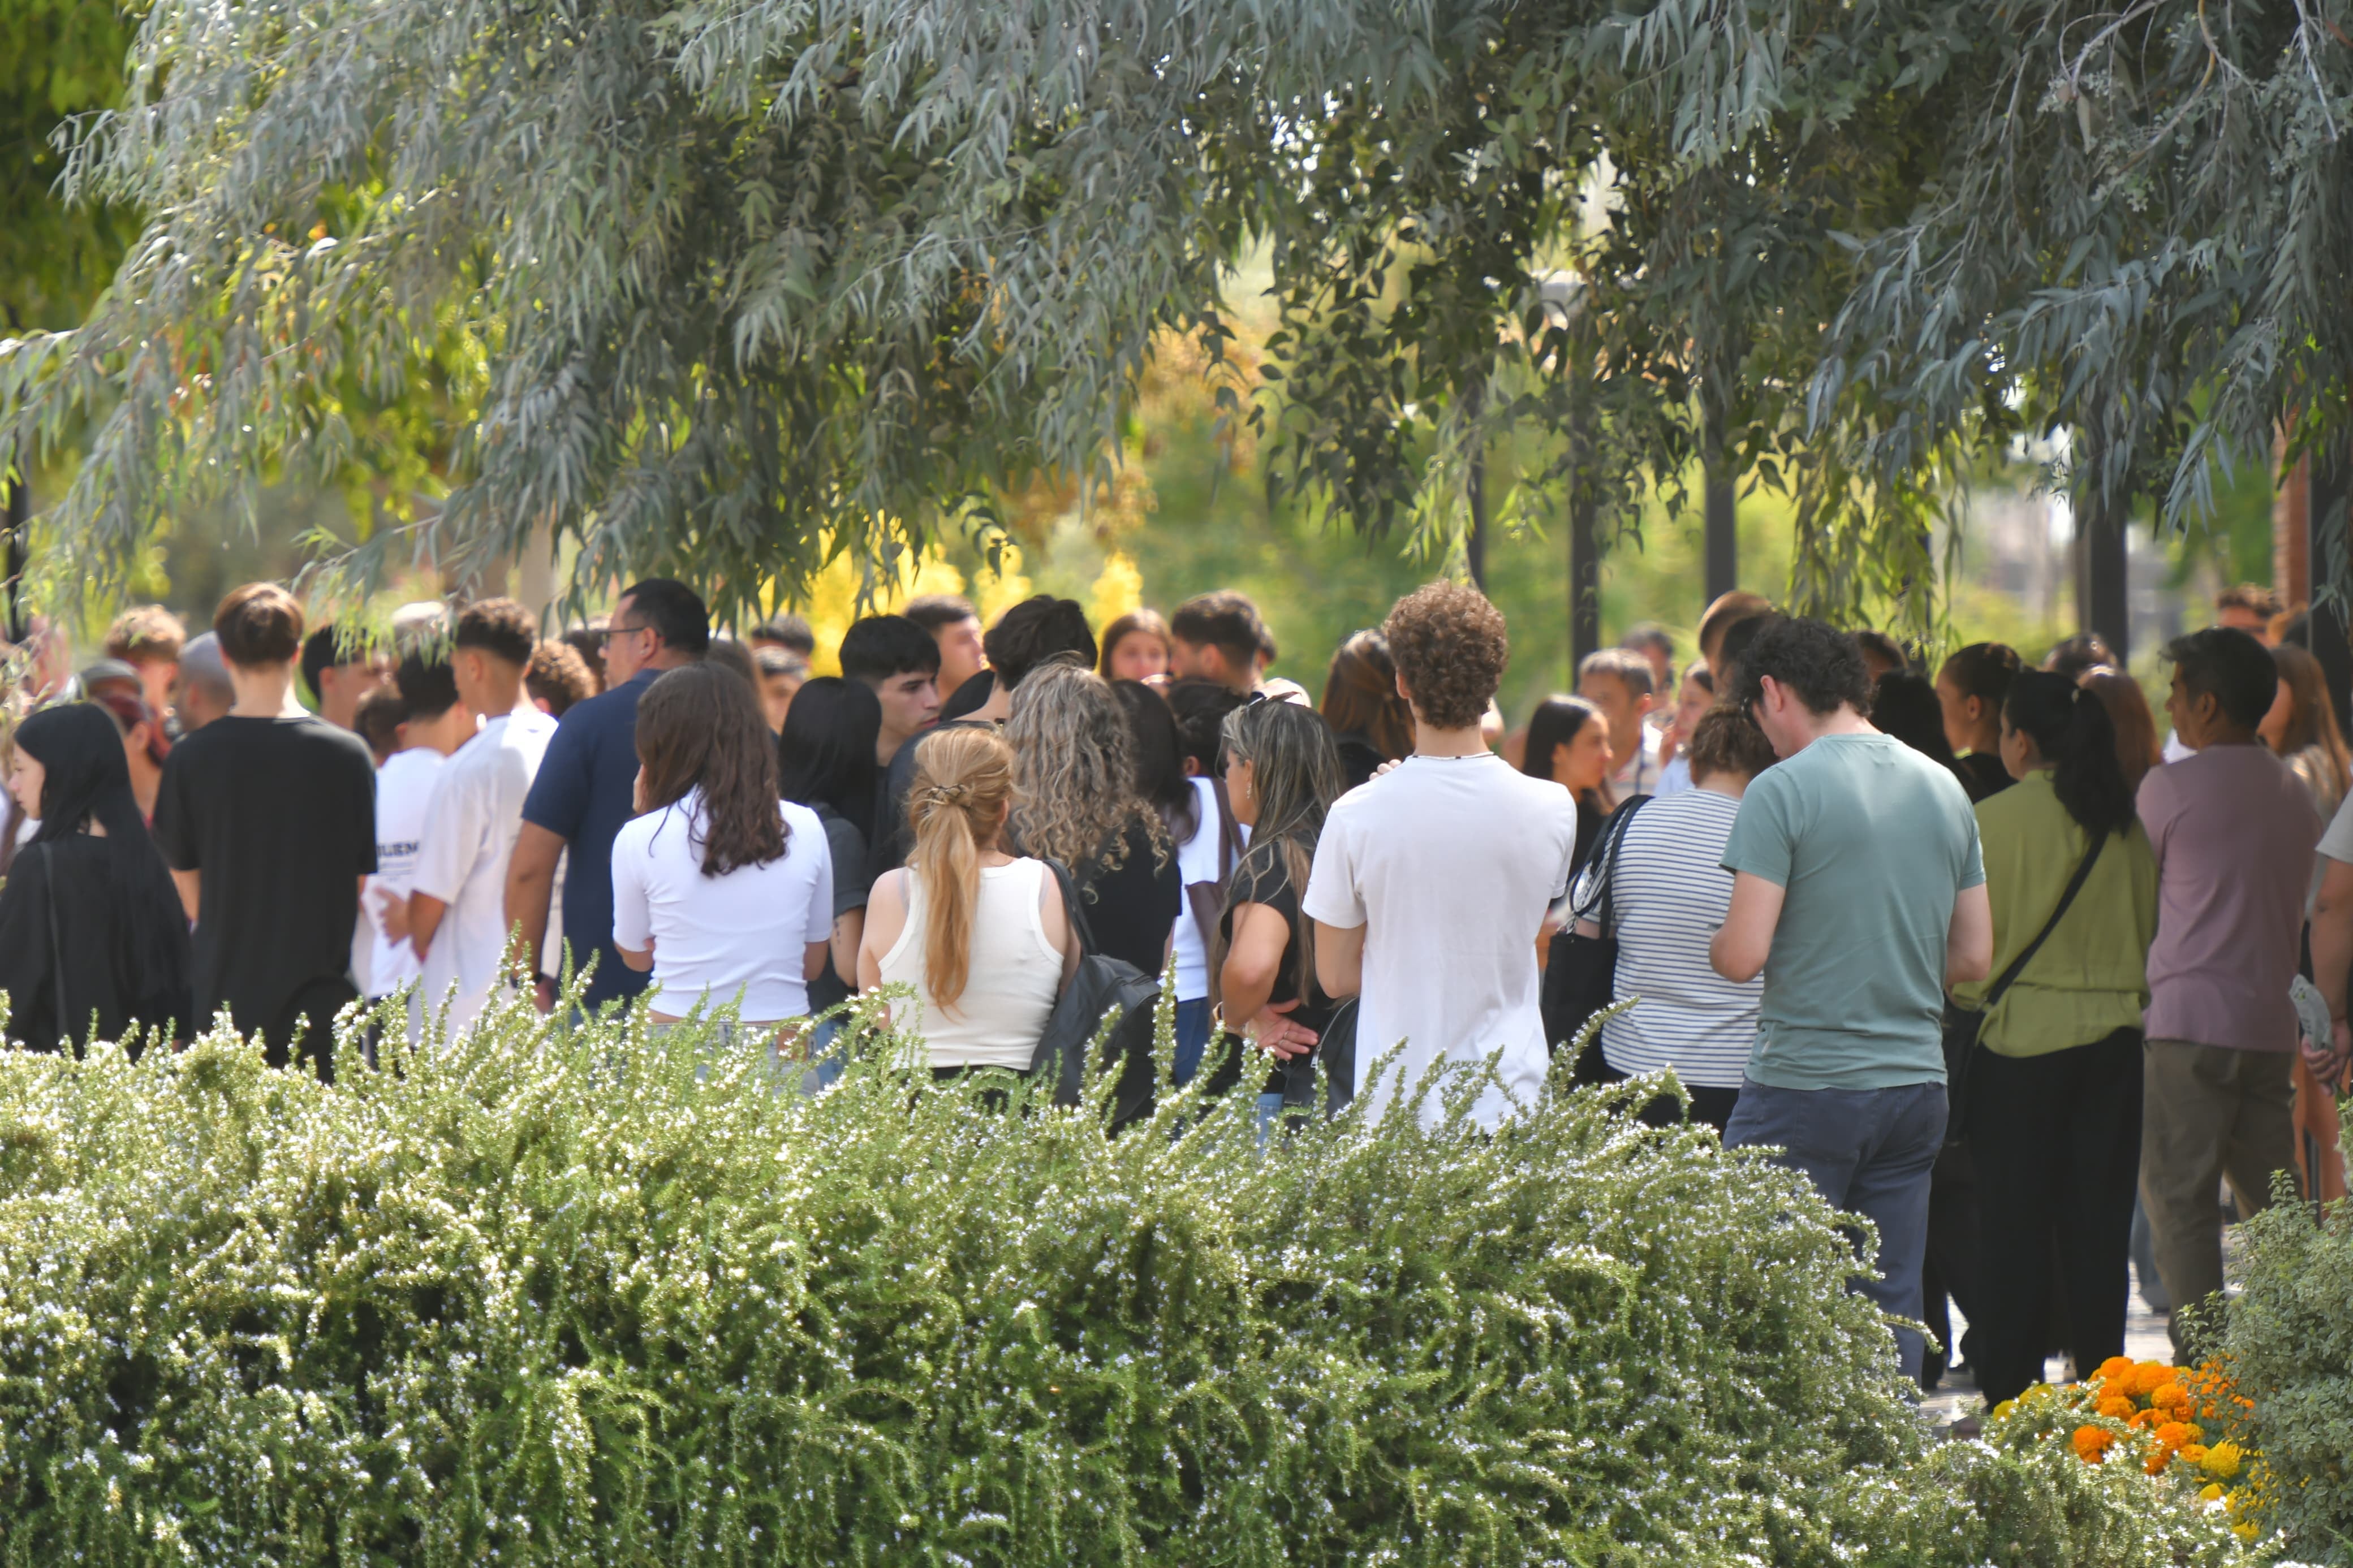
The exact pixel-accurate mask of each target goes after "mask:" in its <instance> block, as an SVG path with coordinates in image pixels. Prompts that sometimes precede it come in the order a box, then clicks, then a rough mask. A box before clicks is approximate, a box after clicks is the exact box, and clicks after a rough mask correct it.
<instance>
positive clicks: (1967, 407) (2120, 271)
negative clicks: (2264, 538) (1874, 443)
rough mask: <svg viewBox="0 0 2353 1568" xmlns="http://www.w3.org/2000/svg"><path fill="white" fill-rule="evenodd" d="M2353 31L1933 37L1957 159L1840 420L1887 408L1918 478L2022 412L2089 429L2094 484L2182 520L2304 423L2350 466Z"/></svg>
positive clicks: (2186, 4)
mask: <svg viewBox="0 0 2353 1568" xmlns="http://www.w3.org/2000/svg"><path fill="white" fill-rule="evenodd" d="M1913 9H1917V10H1921V11H1926V10H1927V9H1928V8H1927V7H1917V8H1913ZM2348 26H2353V6H2348V5H2347V4H2346V3H2345V0H2312V3H2304V0H2299V3H2297V4H2295V5H2229V6H2221V7H2217V6H2212V5H2205V4H2201V3H2200V0H2150V3H2147V4H2143V5H2134V6H2130V7H2125V8H2116V7H2113V6H2109V5H2104V4H2097V3H2094V0H1997V3H1995V4H1991V5H1983V6H1978V7H1972V8H1970V11H1969V14H1968V16H1950V17H1948V18H1947V25H1946V26H1941V27H1935V28H1922V29H1921V30H1919V31H1918V32H1917V33H1915V35H1913V36H1912V37H1910V38H1909V39H1908V40H1907V42H1908V43H1909V45H1910V48H1909V50H1908V59H1909V64H1908V66H1907V68H1909V69H1912V70H1915V71H1918V72H1921V73H1923V74H1924V75H1926V76H1928V77H1931V78H1940V79H1943V86H1942V87H1940V88H1939V89H1937V91H1936V110H1937V113H1936V131H1937V133H1938V134H1939V136H1940V137H1942V138H1943V139H1944V140H1945V142H1946V143H1947V153H1946V155H1945V157H1944V158H1943V159H1942V161H1941V162H1940V163H1939V164H1938V166H1937V167H1936V168H1935V169H1934V170H1932V171H1930V172H1929V173H1928V176H1927V177H1926V178H1925V179H1924V180H1923V181H1922V183H1921V186H1920V189H1919V192H1918V200H1917V203H1916V205H1915V207H1914V209H1913V210H1912V211H1911V212H1910V213H1909V214H1908V215H1906V216H1905V219H1904V221H1902V222H1900V223H1896V224H1894V225H1891V226H1888V227H1886V228H1885V229H1883V230H1882V231H1880V232H1878V233H1876V234H1873V235H1870V236H1862V237H1858V238H1857V245H1858V247H1859V250H1858V256H1859V267H1858V278H1859V283H1858V287H1857V288H1856V289H1855V290H1854V292H1853V294H1852V297H1851V298H1850V300H1848V301H1847V303H1846V304H1845V306H1844V307H1843V308H1842V309H1841V311H1840V313H1839V315H1838V317H1837V318H1836V320H1835V321H1834V322H1833V323H1832V326H1833V331H1832V334H1831V345H1830V353H1829V355H1828V356H1827V363H1826V365H1825V368H1824V370H1823V372H1822V374H1821V375H1820V378H1819V379H1818V381H1817V383H1816V386H1815V394H1814V395H1815V396H1816V398H1817V399H1818V401H1819V402H1820V405H1821V406H1822V407H1823V408H1824V409H1825V410H1827V409H1828V408H1829V407H1830V406H1831V405H1833V404H1835V403H1836V402H1837V401H1839V400H1840V399H1841V398H1842V397H1843V396H1844V395H1846V392H1847V390H1848V389H1849V388H1851V387H1852V386H1855V385H1857V384H1865V385H1868V386H1870V387H1871V388H1873V392H1874V395H1879V396H1882V397H1883V398H1885V399H1886V400H1887V402H1888V403H1889V405H1890V406H1891V407H1892V408H1893V409H1894V410H1896V411H1897V413H1898V417H1897V418H1896V419H1894V421H1893V422H1892V423H1891V424H1890V425H1889V426H1887V428H1886V429H1885V430H1884V431H1883V432H1881V434H1880V437H1879V440H1878V451H1879V455H1880V456H1881V457H1882V458H1886V459H1888V460H1891V461H1894V462H1899V463H1901V462H1904V461H1907V460H1908V458H1909V454H1910V451H1911V449H1912V448H1913V447H1914V446H1915V445H1916V443H1918V442H1920V441H1922V440H1924V439H1930V438H1933V437H1936V435H1938V434H1940V433H1943V432H1947V431H1949V430H1951V429H1953V428H1954V427H1956V426H1957V424H1959V423H1964V422H1967V421H1971V420H1976V419H1979V418H1981V417H1982V416H1984V414H1985V411H1986V407H1987V399H1988V397H1989V395H2018V396H2021V397H2022V398H2023V399H2024V400H2025V403H2026V405H2027V412H2028V414H2029V416H2031V418H2033V419H2034V420H2036V421H2038V422H2040V421H2060V422H2065V423H2069V424H2072V425H2074V426H2077V427H2078V428H2080V429H2081V430H2082V431H2083V432H2084V447H2085V453H2086V455H2085V457H2084V459H2083V465H2084V467H2085V468H2086V471H2085V472H2084V473H2083V474H2082V475H2081V476H2079V478H2078V481H2077V482H2078V486H2079V488H2081V489H2085V490H2086V491H2087V492H2089V493H2105V494H2106V495H2109V496H2114V497H2121V498H2125V499H2126V500H2129V499H2131V498H2133V497H2137V496H2147V495H2151V494H2155V495H2158V496H2161V497H2162V500H2163V503H2164V510H2165V512H2166V515H2167V516H2168V518H2170V519H2173V520H2176V521H2179V519H2181V518H2182V517H2184V516H2186V515H2189V514H2191V513H2193V512H2195V511H2199V510H2203V509H2205V508H2206V507H2207V506H2209V505H2210V504H2211V501H2212V500H2213V494H2212V492H2213V489H2214V488H2215V484H2216V480H2217V479H2219V478H2221V474H2220V472H2219V471H2218V470H2219V468H2220V465H2221V463H2223V462H2230V463H2232V464H2247V465H2252V466H2253V467H2255V468H2263V467H2265V466H2266V465H2267V464H2268V461H2269V458H2270V454H2271V450H2272V441H2273V437H2274V431H2275V430H2277V429H2279V428H2281V427H2283V426H2284V427H2285V428H2287V429H2288V430H2289V431H2290V432H2291V435H2292V440H2293V443H2294V445H2295V447H2296V448H2297V449H2299V450H2300V449H2304V448H2306V447H2311V448H2312V449H2316V450H2321V449H2326V448H2327V447H2328V446H2329V445H2330V443H2331V437H2333V438H2334V443H2335V444H2336V445H2337V446H2340V447H2341V443H2342V440H2343V436H2344V432H2345V429H2346V425H2345V411H2346V397H2347V386H2348V372H2353V319H2348V313H2347V311H2346V310H2345V309H2344V300H2345V298H2346V290H2347V284H2348V263H2347V260H2346V247H2345V245H2344V236H2345V234H2346V231H2347V227H2348V223H2353V207H2348V193H2353V179H2348V173H2353V170H2348V162H2347V159H2348V142H2347V140H2346V138H2345V136H2344V131H2345V129H2346V127H2347V125H2348V123H2353V121H2348V112H2353V51H2348V49H2347V48H2346V47H2345V40H2346V38H2347V37H2348ZM1996 44H1998V46H1999V47H1989V45H1996Z"/></svg>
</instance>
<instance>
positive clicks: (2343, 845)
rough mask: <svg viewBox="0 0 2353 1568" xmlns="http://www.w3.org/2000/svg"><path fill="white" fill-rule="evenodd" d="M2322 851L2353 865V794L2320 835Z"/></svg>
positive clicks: (2332, 857)
mask: <svg viewBox="0 0 2353 1568" xmlns="http://www.w3.org/2000/svg"><path fill="white" fill-rule="evenodd" d="M2320 852H2321V854H2323V855H2325V856H2327V858H2329V859H2331V860H2335V861H2337V862H2338V863H2339V864H2341V865H2347V866H2353V795H2347V796H2346V797H2345V799H2344V802H2343V804H2341V805H2338V806H2337V815H2336V816H2332V817H2330V818H2329V819H2328V827H2327V831H2326V832H2324V833H2323V834H2321V836H2320Z"/></svg>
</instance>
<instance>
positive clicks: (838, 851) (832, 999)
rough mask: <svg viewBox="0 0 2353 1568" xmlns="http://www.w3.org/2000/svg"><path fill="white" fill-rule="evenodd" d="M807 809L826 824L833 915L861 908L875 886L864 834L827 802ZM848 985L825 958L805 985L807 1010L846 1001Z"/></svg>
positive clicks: (824, 1007) (818, 1011)
mask: <svg viewBox="0 0 2353 1568" xmlns="http://www.w3.org/2000/svg"><path fill="white" fill-rule="evenodd" d="M809 809H810V810H812V811H814V812H816V813H817V819H818V821H819V822H822V823H824V824H825V847H826V852H827V853H828V855H829V856H831V858H832V860H833V918H834V919H836V920H839V919H840V918H841V917H842V916H844V915H846V914H848V913H849V911H850V910H862V909H864V908H865V907H866V897H867V894H868V893H869V892H870V891H871V890H872V889H873V886H874V874H873V872H871V870H869V869H868V868H867V864H866V835H864V834H863V833H860V832H859V831H858V825H857V824H856V823H854V822H852V821H850V820H849V818H848V817H846V816H842V815H841V814H840V813H839V812H838V811H836V810H834V809H833V807H831V806H829V805H824V804H823V803H821V802H820V803H817V804H813V805H810V807H809ZM849 995H850V991H849V984H847V983H846V982H844V981H843V979H842V978H841V976H840V975H839V974H838V973H835V972H834V967H833V960H832V959H831V958H829V957H828V959H827V960H826V964H825V973H822V974H820V975H818V977H817V978H816V979H815V980H812V981H810V982H809V984H808V1001H809V1011H810V1012H811V1013H812V1014H817V1013H822V1012H824V1011H825V1010H826V1009H827V1008H828V1007H833V1006H839V1005H840V1004H842V1003H844V1002H847V1001H849Z"/></svg>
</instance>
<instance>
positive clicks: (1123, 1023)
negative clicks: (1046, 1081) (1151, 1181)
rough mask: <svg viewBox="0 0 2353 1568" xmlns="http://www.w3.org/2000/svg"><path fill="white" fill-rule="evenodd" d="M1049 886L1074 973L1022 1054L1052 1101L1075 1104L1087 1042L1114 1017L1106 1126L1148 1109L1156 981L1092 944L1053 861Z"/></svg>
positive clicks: (1073, 892) (1065, 877)
mask: <svg viewBox="0 0 2353 1568" xmlns="http://www.w3.org/2000/svg"><path fill="white" fill-rule="evenodd" d="M1046 868H1047V869H1049V870H1050V871H1051V872H1053V874H1054V882H1055V885H1056V886H1057V887H1059V888H1060V889H1062V912H1063V914H1064V916H1065V917H1066V918H1067V919H1068V920H1069V921H1070V922H1071V936H1072V937H1073V938H1074V939H1075V940H1076V941H1077V942H1078V944H1079V952H1080V955H1081V956H1080V958H1079V967H1078V972H1077V973H1074V974H1072V975H1071V983H1070V984H1068V985H1066V986H1064V987H1063V988H1062V994H1061V995H1060V996H1059V997H1057V998H1055V1000H1054V1010H1053V1012H1052V1013H1050V1014H1049V1015H1048V1016H1047V1018H1046V1030H1045V1033H1044V1034H1042V1035H1040V1036H1039V1037H1038V1054H1037V1055H1035V1056H1034V1057H1032V1058H1029V1070H1030V1072H1031V1073H1032V1074H1033V1075H1037V1076H1040V1077H1047V1078H1050V1080H1051V1082H1052V1085H1053V1090H1054V1103H1055V1104H1057V1105H1076V1104H1078V1103H1080V1101H1081V1100H1082V1098H1083V1097H1084V1094H1085V1090H1086V1079H1087V1046H1088V1044H1089V1043H1090V1042H1092V1040H1093V1039H1094V1037H1095V1032H1096V1031H1097V1030H1099V1029H1101V1028H1102V1027H1103V1020H1104V1019H1106V1018H1109V1017H1112V1016H1114V1015H1116V1016H1117V1021H1116V1022H1115V1023H1113V1026H1112V1029H1111V1033H1110V1034H1109V1035H1108V1036H1106V1037H1104V1039H1103V1063H1104V1065H1105V1066H1109V1065H1110V1064H1112V1063H1113V1062H1117V1063H1119V1064H1120V1070H1119V1088H1118V1089H1117V1090H1116V1091H1114V1093H1113V1099H1112V1121H1111V1125H1112V1131H1119V1130H1120V1129H1121V1128H1123V1127H1125V1126H1126V1125H1127V1124H1128V1123H1129V1122H1131V1121H1142V1120H1143V1119H1144V1118H1145V1117H1148V1116H1150V1115H1151V1114H1152V1108H1153V1094H1154V1089H1155V1068H1154V1065H1153V1060H1152V1026H1153V1015H1154V1012H1155V1008H1156V1006H1157V1005H1158V1003H1159V1000H1160V981H1159V978H1158V977H1157V976H1155V975H1150V974H1146V973H1144V971H1142V970H1140V969H1138V968H1136V967H1135V965H1134V964H1132V963H1128V962H1127V961H1126V960H1124V959H1119V958H1113V957H1111V956H1110V955H1109V954H1107V953H1103V952H1097V951H1096V949H1095V940H1094V930H1093V927H1092V926H1091V925H1090V924H1089V923H1088V921H1087V916H1086V910H1085V909H1084V908H1083V907H1082V904H1081V902H1080V898H1079V890H1078V888H1077V885H1076V884H1075V883H1074V882H1073V881H1072V879H1071V873H1070V872H1069V871H1068V870H1066V869H1064V868H1063V867H1062V864H1061V862H1060V861H1058V860H1048V861H1047V862H1046Z"/></svg>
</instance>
